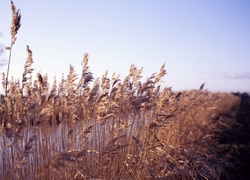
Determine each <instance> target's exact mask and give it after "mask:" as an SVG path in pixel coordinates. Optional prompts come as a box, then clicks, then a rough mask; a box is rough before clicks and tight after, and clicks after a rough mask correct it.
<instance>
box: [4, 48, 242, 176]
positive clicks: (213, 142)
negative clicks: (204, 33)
mask: <svg viewBox="0 0 250 180" xmlns="http://www.w3.org/2000/svg"><path fill="white" fill-rule="evenodd" d="M27 53H28V58H27V60H26V63H25V66H24V73H23V76H22V80H21V81H20V80H14V79H12V80H11V81H10V82H7V80H6V78H5V77H4V76H3V80H2V85H3V88H4V89H6V94H7V96H2V99H1V102H0V123H1V137H0V157H1V161H0V177H1V178H2V179H58V178H59V179H219V178H220V177H222V175H223V177H226V176H225V172H226V169H227V167H228V165H227V159H225V158H221V157H219V156H218V151H217V150H218V148H217V146H218V144H219V136H218V131H220V129H221V128H222V127H223V128H229V127H230V126H232V124H233V123H234V121H235V119H234V117H235V116H236V115H235V114H234V113H235V112H236V111H233V108H234V107H237V106H238V105H239V102H240V101H239V98H237V97H236V96H234V95H232V94H225V93H210V92H208V91H206V90H203V88H204V87H203V86H201V87H200V89H199V90H193V91H183V92H173V91H172V90H171V88H168V87H164V88H161V87H160V81H161V79H162V77H164V75H165V74H166V71H165V65H163V66H162V67H161V68H160V70H159V72H158V73H154V74H152V75H151V76H150V77H149V78H148V79H147V80H146V81H145V82H142V81H141V73H142V69H138V68H137V67H135V66H134V65H131V67H130V71H129V72H130V73H129V74H128V75H127V76H126V77H125V78H124V80H122V79H120V77H119V75H117V74H115V73H114V74H113V75H112V76H111V78H110V77H109V74H108V71H107V72H106V73H105V74H104V75H103V76H102V77H101V78H97V79H94V78H93V74H92V73H91V71H90V68H89V66H88V55H87V54H84V57H83V62H82V74H81V76H80V78H79V79H78V78H77V75H76V73H75V70H74V67H73V66H70V69H69V73H68V75H67V78H65V77H64V76H62V78H61V80H60V82H59V83H57V80H56V79H54V82H53V85H52V86H50V85H49V83H48V76H47V75H46V74H45V75H42V74H40V73H38V74H37V76H36V78H33V76H32V70H33V68H32V63H33V58H32V51H31V50H30V48H29V47H28V46H27ZM91 82H93V83H91ZM6 87H7V88H6ZM49 87H51V88H49Z"/></svg>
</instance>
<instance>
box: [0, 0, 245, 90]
mask: <svg viewBox="0 0 250 180" xmlns="http://www.w3.org/2000/svg"><path fill="white" fill-rule="evenodd" d="M14 3H15V5H16V7H17V8H18V9H20V10H21V13H22V26H21V28H20V30H19V33H18V34H17V42H16V44H15V45H14V49H13V54H12V61H11V69H10V70H11V71H10V75H11V76H14V78H15V79H17V78H20V77H21V75H22V71H23V66H24V62H25V60H26V58H27V54H26V45H29V46H30V49H31V50H32V51H33V58H34V61H35V63H34V65H33V67H34V68H35V73H36V72H38V71H40V72H41V73H42V74H45V73H48V75H49V82H50V83H51V84H52V83H53V78H54V76H56V77H57V80H58V81H60V79H61V76H62V73H64V74H65V75H66V74H67V73H68V71H69V65H70V64H71V65H73V66H74V67H75V69H76V72H77V73H78V75H79V76H80V74H81V61H82V57H83V53H88V54H89V66H90V69H91V71H92V72H93V74H94V77H95V78H96V77H101V76H102V74H104V72H105V71H106V70H109V74H110V76H111V75H112V73H113V72H116V73H118V74H121V77H124V76H126V75H127V74H128V73H129V67H130V65H131V64H134V65H135V66H137V67H138V68H140V67H143V68H144V69H143V77H144V78H147V77H149V76H150V75H151V74H152V73H154V72H156V71H159V69H160V67H161V65H162V64H164V63H165V64H166V70H167V73H168V74H167V75H166V76H165V78H164V82H165V83H164V84H163V85H164V86H172V87H173V89H174V90H186V89H187V90H189V89H197V88H199V86H200V85H201V84H202V83H204V82H205V83H206V86H205V88H207V89H208V90H210V91H225V92H231V91H241V92H245V91H246V92H250V1H249V0H239V1H235V0H209V1H205V0H151V1H149V0H140V1H139V0H138V1H132V0H119V1H118V0H116V1H115V0H99V1H97V0H89V1H86V0H75V1H59V0H44V1H33V0H18V1H17V0H16V1H14ZM10 25H11V9H10V2H9V1H8V0H1V1H0V32H1V37H0V43H1V44H4V45H6V46H7V45H9V42H10V35H9V32H10ZM6 57H8V52H5V54H4V55H2V57H1V58H6ZM6 69H7V66H4V67H0V71H1V72H6ZM33 76H35V75H33Z"/></svg>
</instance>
